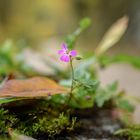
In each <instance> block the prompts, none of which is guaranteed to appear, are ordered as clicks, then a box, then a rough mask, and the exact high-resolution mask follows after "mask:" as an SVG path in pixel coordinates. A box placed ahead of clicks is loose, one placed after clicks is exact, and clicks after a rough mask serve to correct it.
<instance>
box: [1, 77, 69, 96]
mask: <svg viewBox="0 0 140 140" xmlns="http://www.w3.org/2000/svg"><path fill="white" fill-rule="evenodd" d="M68 92H69V91H68V89H66V88H64V87H63V86H60V85H58V84H57V83H56V82H55V81H53V80H50V79H49V78H44V77H34V78H30V79H27V80H9V81H7V82H6V83H5V85H4V86H3V87H2V88H1V89H0V97H25V98H35V97H47V96H50V95H55V94H62V93H68Z"/></svg>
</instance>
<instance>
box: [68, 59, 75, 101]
mask: <svg viewBox="0 0 140 140" xmlns="http://www.w3.org/2000/svg"><path fill="white" fill-rule="evenodd" d="M72 62H73V61H72V58H70V67H71V79H72V83H71V87H70V98H69V101H68V102H70V100H71V98H72V96H73V95H72V94H73V93H72V92H73V89H74V68H73V63H72Z"/></svg>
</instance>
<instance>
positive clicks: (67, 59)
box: [60, 54, 70, 62]
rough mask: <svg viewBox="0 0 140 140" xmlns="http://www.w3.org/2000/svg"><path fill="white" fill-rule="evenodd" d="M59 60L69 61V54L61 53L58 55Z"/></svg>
mask: <svg viewBox="0 0 140 140" xmlns="http://www.w3.org/2000/svg"><path fill="white" fill-rule="evenodd" d="M60 60H61V61H63V62H69V61H70V56H69V55H67V54H66V55H62V56H61V57H60Z"/></svg>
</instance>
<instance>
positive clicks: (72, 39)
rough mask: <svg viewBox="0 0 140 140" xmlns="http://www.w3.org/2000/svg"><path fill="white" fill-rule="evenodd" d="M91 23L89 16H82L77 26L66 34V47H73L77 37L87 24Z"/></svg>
mask: <svg viewBox="0 0 140 140" xmlns="http://www.w3.org/2000/svg"><path fill="white" fill-rule="evenodd" d="M90 25H91V20H90V19H89V18H84V19H82V20H81V21H80V25H79V27H78V28H77V29H76V30H75V31H74V32H73V33H72V34H70V35H68V36H67V37H66V39H65V41H66V43H67V45H68V48H69V49H73V48H74V45H75V43H76V41H77V39H78V37H79V36H80V35H81V33H82V32H83V31H85V30H86V29H87V28H88V27H89V26H90Z"/></svg>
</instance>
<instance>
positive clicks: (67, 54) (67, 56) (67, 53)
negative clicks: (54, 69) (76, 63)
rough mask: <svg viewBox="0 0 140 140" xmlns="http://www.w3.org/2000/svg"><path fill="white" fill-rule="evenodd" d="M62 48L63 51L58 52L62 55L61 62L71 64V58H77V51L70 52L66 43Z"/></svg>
mask: <svg viewBox="0 0 140 140" xmlns="http://www.w3.org/2000/svg"><path fill="white" fill-rule="evenodd" d="M61 48H62V49H61V50H59V51H58V54H60V55H61V57H60V60H61V61H63V62H70V59H71V57H75V56H76V55H77V52H76V50H71V51H69V50H68V48H67V45H66V44H65V43H63V44H62V45H61Z"/></svg>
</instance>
